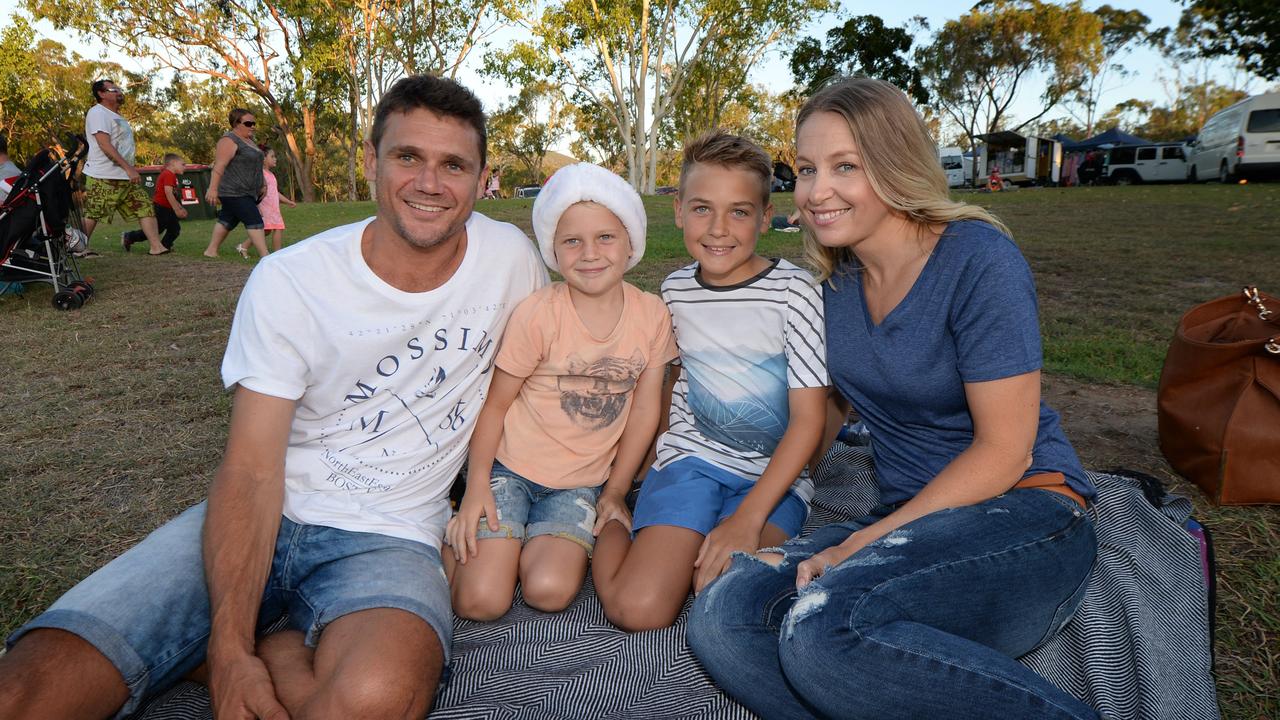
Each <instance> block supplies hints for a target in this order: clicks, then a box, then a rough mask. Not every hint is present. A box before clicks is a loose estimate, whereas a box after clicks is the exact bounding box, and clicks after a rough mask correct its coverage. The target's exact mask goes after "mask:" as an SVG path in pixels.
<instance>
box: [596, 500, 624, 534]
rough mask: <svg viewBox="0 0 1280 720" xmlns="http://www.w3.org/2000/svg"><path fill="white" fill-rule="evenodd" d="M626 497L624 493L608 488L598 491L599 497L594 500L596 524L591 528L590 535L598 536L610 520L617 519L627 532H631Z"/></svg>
mask: <svg viewBox="0 0 1280 720" xmlns="http://www.w3.org/2000/svg"><path fill="white" fill-rule="evenodd" d="M626 498H627V496H626V493H613V492H609V491H608V490H605V491H604V492H602V493H600V499H598V500H596V525H595V527H594V528H592V529H591V534H592V535H595V536H596V537H599V536H600V531H602V530H604V526H605V525H608V524H609V521H610V520H617V521H618V522H619V523H620V524H621V525H622V527H624V528H626V529H627V532H631V512H630V511H628V510H627V501H626Z"/></svg>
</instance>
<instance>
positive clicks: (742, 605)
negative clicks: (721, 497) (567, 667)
mask: <svg viewBox="0 0 1280 720" xmlns="http://www.w3.org/2000/svg"><path fill="white" fill-rule="evenodd" d="M796 147H797V151H798V159H797V162H798V169H799V177H798V180H797V182H796V192H795V201H796V207H797V209H798V210H799V213H800V216H801V221H802V223H803V225H804V227H805V230H806V235H805V247H806V252H807V254H808V255H809V257H810V259H811V260H812V261H813V263H814V264H815V265H816V266H817V268H818V269H819V278H820V280H821V281H822V282H823V286H822V289H823V304H824V309H825V316H826V330H827V362H828V367H829V371H830V373H831V380H832V384H833V385H834V386H835V388H836V389H837V390H838V391H839V395H840V396H841V399H842V400H843V401H846V402H852V405H853V407H854V408H855V409H857V411H858V412H859V414H860V415H861V418H862V420H863V422H864V423H866V425H867V427H868V428H869V429H870V432H871V440H872V447H873V450H874V452H875V459H876V471H877V477H878V479H879V484H880V492H881V498H880V502H881V504H880V506H879V507H877V508H876V509H875V510H874V511H873V512H872V513H871V514H870V515H868V516H867V517H863V518H859V519H857V520H854V521H850V522H843V523H836V524H833V525H828V526H826V527H823V528H820V529H818V530H817V531H816V532H814V533H813V534H812V535H810V536H809V537H807V538H804V539H800V540H794V541H791V542H789V543H787V544H785V545H783V546H782V547H781V548H780V549H776V550H773V551H768V550H766V551H761V552H760V553H759V554H758V558H759V559H760V560H763V562H756V561H752V560H749V559H745V558H743V559H738V560H736V561H735V564H734V566H733V568H731V570H730V571H729V572H727V573H726V574H725V575H723V576H722V577H721V578H720V579H719V580H718V581H716V582H715V583H714V584H712V585H710V586H708V588H707V589H706V590H704V591H703V593H702V594H701V595H700V596H699V598H698V600H697V604H696V605H695V607H694V610H693V612H692V613H690V616H689V641H690V644H691V645H692V646H693V649H694V652H695V653H696V654H697V655H698V657H699V659H701V660H702V662H703V664H704V665H705V666H706V668H707V670H708V671H709V672H710V673H711V675H712V676H713V677H714V678H715V679H716V681H717V682H718V683H719V684H720V685H721V686H722V687H723V688H725V689H726V690H727V691H728V692H729V694H731V695H733V696H734V697H735V698H736V699H738V700H739V701H740V702H742V703H743V704H745V705H746V706H747V707H748V708H750V709H751V710H753V711H754V712H756V713H758V714H759V715H761V716H763V717H768V718H791V717H814V716H818V717H841V718H846V717H847V718H877V719H884V718H925V717H946V718H951V719H954V718H993V717H999V718H1097V717H1098V714H1097V713H1096V712H1095V711H1094V710H1092V709H1091V708H1089V707H1088V706H1087V705H1085V704H1084V703H1082V702H1080V701H1079V700H1077V699H1075V698H1073V697H1071V696H1070V695H1068V694H1067V693H1065V692H1063V691H1061V690H1059V689H1058V688H1056V687H1054V686H1053V685H1051V684H1050V683H1049V682H1048V681H1047V680H1045V679H1044V678H1042V677H1040V676H1039V675H1037V674H1036V673H1034V672H1033V671H1031V670H1030V669H1028V668H1026V667H1025V666H1023V665H1021V664H1020V663H1018V662H1017V661H1016V660H1015V658H1017V657H1018V656H1020V655H1023V654H1025V653H1027V652H1028V651H1030V650H1031V649H1033V648H1035V647H1036V646H1037V645H1039V644H1040V643H1042V642H1044V641H1045V640H1046V639H1048V638H1049V637H1051V636H1052V635H1053V634H1054V633H1056V632H1057V631H1058V630H1059V629H1061V628H1062V626H1063V625H1065V624H1066V622H1067V621H1068V620H1069V619H1070V618H1071V616H1072V613H1073V612H1074V611H1075V608H1076V606H1077V605H1078V604H1079V602H1080V599H1081V598H1082V596H1083V595H1084V590H1085V586H1086V583H1087V581H1088V577H1089V571H1090V568H1091V566H1092V564H1093V560H1094V556H1095V554H1096V539H1095V536H1094V530H1093V526H1092V524H1091V522H1090V520H1089V518H1088V516H1087V515H1086V514H1085V507H1086V503H1087V502H1089V500H1090V499H1091V498H1092V497H1093V495H1094V490H1093V487H1092V486H1091V485H1090V483H1089V481H1088V479H1087V477H1086V475H1085V473H1084V470H1083V469H1082V468H1081V466H1080V462H1079V460H1078V459H1077V458H1076V454H1075V451H1074V450H1073V449H1072V447H1071V445H1070V443H1068V442H1067V439H1066V437H1065V436H1064V435H1063V433H1062V429H1061V427H1060V426H1059V422H1058V416H1057V414H1056V413H1055V412H1054V411H1053V410H1051V409H1049V408H1048V407H1047V406H1045V404H1044V403H1043V402H1042V401H1041V400H1040V367H1041V362H1042V358H1041V349H1040V334H1039V323H1038V319H1037V303H1036V295H1035V287H1034V285H1033V283H1032V278H1031V272H1030V269H1029V268H1028V266H1027V263H1026V261H1025V260H1024V259H1023V257H1022V255H1021V254H1020V253H1019V251H1018V248H1017V246H1016V245H1014V243H1013V241H1012V240H1011V239H1010V237H1009V233H1008V230H1007V229H1006V228H1005V227H1004V226H1003V225H1002V224H1000V222H999V221H997V220H996V219H994V218H993V217H991V216H990V215H989V214H988V213H987V212H986V211H985V210H982V209H981V208H977V207H974V206H970V205H966V204H963V203H956V202H953V201H951V200H950V198H949V196H948V194H947V184H946V179H945V177H944V175H943V173H942V170H941V167H940V166H939V165H938V161H937V153H936V150H935V147H934V144H933V142H932V140H931V139H930V138H929V134H928V131H927V130H926V128H925V126H924V123H923V122H922V121H921V119H920V118H919V116H918V115H917V114H916V112H915V110H914V108H913V107H912V106H911V104H910V102H909V101H908V100H907V98H906V96H905V95H904V94H903V93H902V92H901V91H899V90H898V89H897V88H895V87H893V86H892V85H889V84H887V83H884V82H881V81H878V80H870V79H865V78H857V79H849V80H844V81H841V82H839V83H837V84H834V85H831V86H828V87H826V88H824V89H823V90H821V91H819V92H818V93H817V94H815V95H814V96H813V97H812V98H810V99H809V101H808V102H807V103H806V104H805V106H804V107H803V108H802V109H801V111H800V114H799V117H798V120H797V129H796ZM844 409H845V410H847V406H846V407H845V408H844Z"/></svg>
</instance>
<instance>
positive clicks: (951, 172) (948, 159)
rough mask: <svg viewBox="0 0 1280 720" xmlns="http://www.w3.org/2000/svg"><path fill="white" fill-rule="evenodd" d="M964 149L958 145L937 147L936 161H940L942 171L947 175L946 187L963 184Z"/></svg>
mask: <svg viewBox="0 0 1280 720" xmlns="http://www.w3.org/2000/svg"><path fill="white" fill-rule="evenodd" d="M963 153H964V151H963V150H961V149H960V148H958V147H945V148H939V149H938V162H940V163H942V172H944V173H946V175H947V187H960V186H962V185H964V184H965V175H966V173H965V167H964V154H963Z"/></svg>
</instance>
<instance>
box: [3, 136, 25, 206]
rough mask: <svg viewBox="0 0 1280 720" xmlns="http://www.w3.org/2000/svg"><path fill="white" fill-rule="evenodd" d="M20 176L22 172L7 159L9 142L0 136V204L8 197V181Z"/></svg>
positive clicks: (10, 187)
mask: <svg viewBox="0 0 1280 720" xmlns="http://www.w3.org/2000/svg"><path fill="white" fill-rule="evenodd" d="M21 174H22V170H21V169H20V168H19V167H18V166H17V165H15V164H14V162H13V161H12V160H10V159H9V140H8V138H6V137H5V136H3V135H0V202H4V201H5V199H6V198H8V197H9V190H10V189H12V187H13V186H12V185H11V184H10V182H9V181H10V180H13V179H14V178H16V177H18V176H19V175H21Z"/></svg>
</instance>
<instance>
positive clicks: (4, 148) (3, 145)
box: [0, 135, 9, 155]
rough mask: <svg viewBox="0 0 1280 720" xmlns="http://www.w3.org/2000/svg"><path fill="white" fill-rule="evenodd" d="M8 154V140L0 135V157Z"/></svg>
mask: <svg viewBox="0 0 1280 720" xmlns="http://www.w3.org/2000/svg"><path fill="white" fill-rule="evenodd" d="M8 154H9V138H7V137H5V136H3V135H0V155H8Z"/></svg>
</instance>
